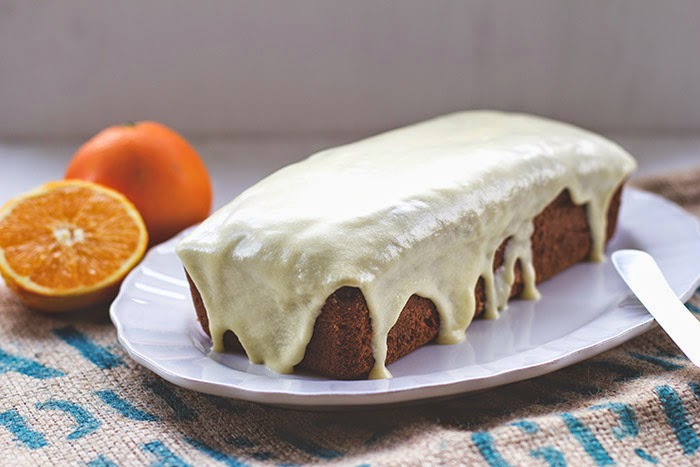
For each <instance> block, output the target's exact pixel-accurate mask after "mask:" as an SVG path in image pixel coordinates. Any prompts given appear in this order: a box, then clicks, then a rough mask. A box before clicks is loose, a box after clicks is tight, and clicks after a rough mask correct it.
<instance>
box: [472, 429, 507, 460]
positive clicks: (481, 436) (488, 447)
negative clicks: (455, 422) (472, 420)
mask: <svg viewBox="0 0 700 467" xmlns="http://www.w3.org/2000/svg"><path fill="white" fill-rule="evenodd" d="M471 438H472V441H473V442H474V444H475V445H476V447H477V449H478V450H479V453H481V455H482V456H483V457H484V460H486V462H487V463H488V464H489V466H491V467H509V466H510V464H508V462H506V460H505V459H504V458H503V456H501V453H500V452H498V449H496V446H494V444H493V436H491V434H490V433H488V432H486V431H476V432H474V433H472V436H471Z"/></svg>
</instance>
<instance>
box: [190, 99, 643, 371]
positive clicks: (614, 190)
mask: <svg viewBox="0 0 700 467" xmlns="http://www.w3.org/2000/svg"><path fill="white" fill-rule="evenodd" d="M634 167H635V162H634V160H633V159H632V157H631V156H629V154H627V153H626V152H625V151H624V150H623V149H622V148H620V147H619V146H618V145H616V144H615V143H613V142H611V141H609V140H607V139H605V138H603V137H601V136H598V135H596V134H594V133H591V132H588V131H586V130H583V129H580V128H577V127H574V126H571V125H567V124H564V123H561V122H556V121H552V120H548V119H544V118H539V117H535V116H530V115H524V114H510V113H501V112H492V111H473V112H461V113H456V114H451V115H447V116H443V117H438V118H435V119H432V120H429V121H426V122H423V123H419V124H415V125H412V126H409V127H405V128H401V129H398V130H393V131H390V132H387V133H384V134H380V135H378V136H374V137H371V138H368V139H365V140H362V141H359V142H356V143H352V144H349V145H345V146H341V147H338V148H333V149H328V150H325V151H322V152H320V153H317V154H315V155H313V156H311V157H309V158H308V159H306V160H304V161H302V162H299V163H296V164H293V165H290V166H288V167H286V168H283V169H281V170H279V171H278V172H276V173H274V174H272V175H270V176H269V177H267V178H266V179H264V180H262V181H261V182H259V183H258V184H256V185H254V186H253V187H251V188H249V189H248V190H246V191H245V192H243V193H242V194H241V195H239V196H238V197H237V198H236V199H234V200H233V201H232V202H231V203H229V204H228V205H227V206H225V207H223V208H222V209H220V210H218V211H217V212H216V213H214V214H213V215H212V216H211V217H210V218H209V219H207V220H205V221H204V222H203V223H202V224H200V225H199V226H198V227H197V228H196V229H194V231H192V232H191V233H190V234H189V235H187V236H186V237H185V238H183V239H182V240H181V241H180V243H179V244H178V245H177V253H178V255H179V256H180V259H181V260H182V262H183V265H184V267H185V271H186V273H187V277H188V280H189V281H190V287H191V291H192V297H193V302H194V305H195V310H196V312H197V317H198V319H199V321H200V323H201V324H202V326H203V328H204V330H205V331H206V332H207V333H208V334H209V335H210V336H211V338H212V343H213V350H214V351H216V352H221V351H224V350H233V349H236V348H240V349H243V350H244V351H245V352H246V354H247V355H248V358H249V359H250V360H251V361H252V362H253V363H259V364H264V365H266V366H267V367H269V368H270V369H272V370H274V371H277V372H281V373H289V372H292V371H293V370H294V368H295V367H299V368H304V369H308V370H311V371H313V372H316V373H319V374H322V375H325V376H328V377H332V378H342V379H348V378H364V377H370V378H386V377H390V374H389V372H388V371H387V369H386V365H387V364H388V363H390V362H392V361H394V360H396V359H397V358H400V357H401V356H403V355H406V354H408V353H410V352H412V351H413V350H415V349H417V348H418V347H420V346H422V345H424V344H426V343H428V342H430V341H436V342H438V343H441V344H450V343H456V342H460V341H461V340H463V339H464V338H465V331H466V328H467V326H468V325H469V323H470V322H471V321H472V319H473V318H474V317H475V316H479V315H481V316H484V317H486V318H494V317H496V316H497V315H498V312H499V310H502V309H504V308H505V307H506V305H507V302H508V300H509V298H511V297H513V296H516V295H517V296H520V297H522V298H526V299H534V298H537V296H538V293H537V289H536V283H538V282H540V281H542V280H545V279H547V278H549V277H551V276H553V275H555V274H557V273H558V272H560V271H561V270H563V269H565V268H567V267H569V266H571V265H572V264H574V263H576V262H579V261H581V260H584V259H591V260H597V261H599V260H601V259H602V258H603V257H604V254H603V251H604V247H605V243H606V241H607V239H608V238H610V236H611V235H612V233H613V231H614V229H615V224H616V219H617V212H618V208H619V203H620V192H621V189H622V185H623V183H624V181H625V180H626V178H627V177H628V176H629V174H630V173H631V172H632V170H634ZM467 335H468V334H467Z"/></svg>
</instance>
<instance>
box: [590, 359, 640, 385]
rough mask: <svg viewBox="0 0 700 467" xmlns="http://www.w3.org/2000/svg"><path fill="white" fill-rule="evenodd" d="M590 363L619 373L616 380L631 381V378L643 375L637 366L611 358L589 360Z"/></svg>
mask: <svg viewBox="0 0 700 467" xmlns="http://www.w3.org/2000/svg"><path fill="white" fill-rule="evenodd" d="M588 365H590V366H594V367H598V368H602V369H604V370H606V371H609V372H611V373H615V374H618V375H619V376H618V377H617V378H615V381H616V382H624V381H629V380H631V379H637V378H639V377H640V376H642V372H641V371H639V370H638V369H637V368H634V367H631V366H628V365H625V364H622V363H618V362H613V361H610V360H592V361H590V362H588Z"/></svg>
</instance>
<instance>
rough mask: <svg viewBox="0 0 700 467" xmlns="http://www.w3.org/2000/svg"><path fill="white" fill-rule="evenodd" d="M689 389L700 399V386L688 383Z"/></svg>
mask: <svg viewBox="0 0 700 467" xmlns="http://www.w3.org/2000/svg"><path fill="white" fill-rule="evenodd" d="M688 387H690V389H691V391H693V393H694V394H695V397H697V398H698V399H700V384H698V383H688Z"/></svg>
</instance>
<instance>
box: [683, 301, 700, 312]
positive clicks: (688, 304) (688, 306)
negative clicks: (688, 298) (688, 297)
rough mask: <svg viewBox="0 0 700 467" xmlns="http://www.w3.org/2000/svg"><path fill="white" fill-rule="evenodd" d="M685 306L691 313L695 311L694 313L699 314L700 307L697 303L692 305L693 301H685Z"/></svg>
mask: <svg viewBox="0 0 700 467" xmlns="http://www.w3.org/2000/svg"><path fill="white" fill-rule="evenodd" d="M685 306H686V308H688V309H689V310H690V311H691V312H692V313H695V314H696V315H700V307H698V306H697V305H694V304H693V303H690V302H688V303H686V304H685Z"/></svg>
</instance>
